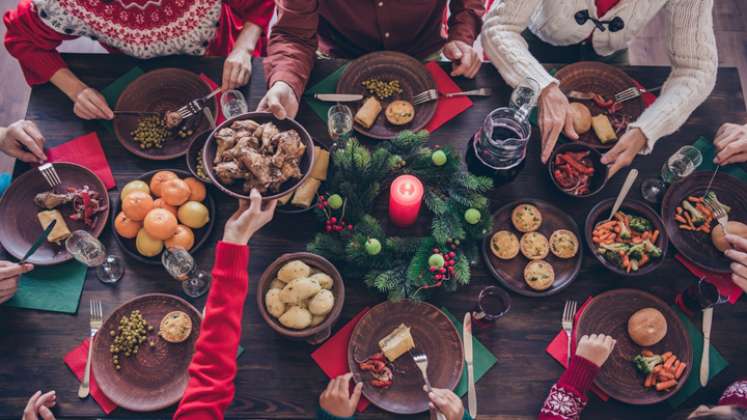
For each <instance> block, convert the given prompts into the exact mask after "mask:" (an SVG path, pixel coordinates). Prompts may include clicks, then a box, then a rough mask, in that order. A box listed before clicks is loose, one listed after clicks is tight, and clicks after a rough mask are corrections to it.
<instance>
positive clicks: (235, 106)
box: [220, 89, 249, 118]
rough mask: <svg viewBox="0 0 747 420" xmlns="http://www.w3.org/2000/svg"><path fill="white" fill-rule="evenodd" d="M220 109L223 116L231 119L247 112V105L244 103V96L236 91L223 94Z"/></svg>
mask: <svg viewBox="0 0 747 420" xmlns="http://www.w3.org/2000/svg"><path fill="white" fill-rule="evenodd" d="M220 107H221V110H223V116H224V117H226V118H233V117H236V116H239V115H241V114H246V113H247V112H249V105H248V104H247V103H246V99H245V98H244V94H243V93H241V92H240V91H238V90H236V89H231V90H227V91H225V92H223V95H221V97H220Z"/></svg>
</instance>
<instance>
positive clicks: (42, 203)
mask: <svg viewBox="0 0 747 420" xmlns="http://www.w3.org/2000/svg"><path fill="white" fill-rule="evenodd" d="M73 198H75V196H74V195H73V194H72V193H67V194H57V193H54V192H52V191H45V192H42V193H39V194H37V195H36V196H35V197H34V204H36V205H37V206H38V207H41V208H43V209H47V210H52V209H56V208H57V207H59V206H61V205H63V204H67V203H69V202H71V201H73Z"/></svg>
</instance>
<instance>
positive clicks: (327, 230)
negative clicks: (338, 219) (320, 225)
mask: <svg viewBox="0 0 747 420" xmlns="http://www.w3.org/2000/svg"><path fill="white" fill-rule="evenodd" d="M324 230H325V232H332V226H325V227H324Z"/></svg>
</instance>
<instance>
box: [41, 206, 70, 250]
mask: <svg viewBox="0 0 747 420" xmlns="http://www.w3.org/2000/svg"><path fill="white" fill-rule="evenodd" d="M36 217H37V218H38V219H39V223H40V224H41V226H42V229H46V228H47V226H49V224H50V223H52V220H57V224H56V225H54V227H53V228H52V231H51V232H49V235H47V240H48V241H49V242H54V243H57V244H59V243H60V242H62V241H64V240H65V239H67V238H68V236H70V229H68V227H67V224H66V223H65V219H64V218H63V217H62V213H60V211H59V210H47V211H41V212H39V214H37V215H36Z"/></svg>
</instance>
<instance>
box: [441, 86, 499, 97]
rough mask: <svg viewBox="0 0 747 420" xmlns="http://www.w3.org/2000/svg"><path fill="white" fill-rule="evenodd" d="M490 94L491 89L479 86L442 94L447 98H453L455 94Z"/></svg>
mask: <svg viewBox="0 0 747 420" xmlns="http://www.w3.org/2000/svg"><path fill="white" fill-rule="evenodd" d="M492 94H493V90H492V89H490V88H479V89H475V90H465V91H464V92H451V93H445V94H444V96H445V97H447V98H454V97H456V96H490V95H492Z"/></svg>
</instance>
